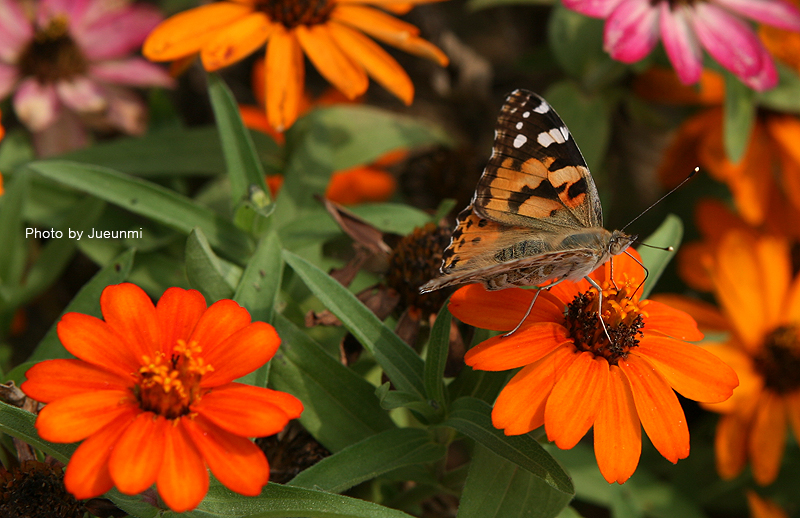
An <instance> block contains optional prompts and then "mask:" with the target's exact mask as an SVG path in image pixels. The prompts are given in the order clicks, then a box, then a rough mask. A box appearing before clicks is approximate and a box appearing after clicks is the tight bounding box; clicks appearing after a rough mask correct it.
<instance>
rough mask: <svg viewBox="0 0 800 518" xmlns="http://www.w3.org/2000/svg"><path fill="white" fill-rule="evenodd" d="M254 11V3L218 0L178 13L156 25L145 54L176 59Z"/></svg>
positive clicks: (193, 51)
mask: <svg viewBox="0 0 800 518" xmlns="http://www.w3.org/2000/svg"><path fill="white" fill-rule="evenodd" d="M252 12H253V7H252V6H248V5H241V4H235V3H232V2H217V3H213V4H208V5H203V6H200V7H196V8H194V9H189V10H188V11H184V12H182V13H178V14H176V15H174V16H172V17H170V18H168V19H167V20H164V21H163V22H161V23H160V24H159V25H158V26H157V27H156V28H155V29H153V32H151V33H150V35H149V36H148V37H147V39H146V40H145V42H144V45H143V46H142V54H144V56H145V57H146V58H147V59H149V60H151V61H172V60H175V59H179V58H182V57H184V56H188V55H190V54H194V53H196V52H199V51H200V49H201V48H202V47H203V45H204V44H205V43H206V42H208V41H209V40H210V39H211V38H213V37H214V36H215V35H216V33H217V32H218V31H220V30H222V29H224V28H225V27H227V26H228V25H230V24H232V23H234V22H236V21H237V20H239V19H241V18H244V17H245V16H247V15H248V14H250V13H252Z"/></svg>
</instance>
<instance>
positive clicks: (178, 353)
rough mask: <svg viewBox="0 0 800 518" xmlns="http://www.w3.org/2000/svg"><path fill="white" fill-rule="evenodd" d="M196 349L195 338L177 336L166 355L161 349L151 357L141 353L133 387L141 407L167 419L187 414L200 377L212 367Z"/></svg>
mask: <svg viewBox="0 0 800 518" xmlns="http://www.w3.org/2000/svg"><path fill="white" fill-rule="evenodd" d="M200 352H201V348H200V346H199V345H198V344H197V342H194V341H192V342H190V343H188V344H187V343H186V342H185V341H183V340H178V344H177V345H176V346H175V348H174V349H173V352H172V357H171V358H169V359H167V357H166V356H165V355H164V354H163V353H159V354H157V355H156V356H155V357H154V358H150V357H148V356H144V357H143V358H142V363H143V366H142V367H141V368H140V369H139V382H138V383H137V384H136V386H135V388H134V394H135V396H136V399H137V400H138V401H139V406H140V407H141V408H142V410H145V411H149V412H154V413H156V414H158V415H162V416H164V417H166V418H167V419H177V418H178V417H181V416H184V415H187V414H189V413H190V410H189V407H190V406H191V405H192V404H193V403H195V402H196V401H197V400H199V399H200V397H201V396H202V393H201V391H200V379H201V378H202V377H203V375H204V374H206V373H208V372H211V371H213V370H214V368H213V367H212V366H211V365H206V364H205V363H204V362H203V358H202V357H200V356H199V354H200Z"/></svg>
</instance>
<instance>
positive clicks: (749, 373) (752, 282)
mask: <svg viewBox="0 0 800 518" xmlns="http://www.w3.org/2000/svg"><path fill="white" fill-rule="evenodd" d="M791 263H792V260H791V254H790V248H789V245H788V243H787V242H786V241H785V240H783V239H780V238H777V237H771V236H761V237H758V238H755V239H754V238H753V236H752V235H750V234H748V233H745V232H742V231H741V230H737V229H735V230H732V231H731V232H729V233H728V234H727V235H725V236H724V237H723V238H722V239H721V240H720V242H719V245H718V246H717V247H716V249H715V251H714V255H713V261H712V262H711V264H710V268H709V273H710V275H711V279H712V282H713V286H714V293H715V296H716V298H717V301H718V302H719V304H720V306H721V307H722V312H723V314H724V315H725V316H726V317H727V322H728V328H729V330H730V338H729V339H728V341H727V342H726V343H716V344H709V345H708V347H707V349H709V350H711V351H713V352H714V354H717V355H718V356H719V357H720V358H722V359H724V360H725V361H726V362H727V363H729V364H730V365H731V366H732V367H733V368H734V369H735V370H736V372H737V374H738V375H739V380H740V381H741V385H740V386H739V388H737V389H736V390H735V391H734V393H733V397H731V399H730V400H728V401H726V402H724V403H719V404H715V405H708V404H706V405H704V406H705V407H706V408H708V409H710V410H713V411H715V412H720V413H722V414H723V415H722V417H721V418H720V420H719V424H718V425H717V436H716V441H715V448H716V455H717V470H718V471H719V473H720V476H722V477H723V478H733V477H735V476H736V475H738V474H739V473H741V471H742V470H743V469H744V466H745V464H746V463H747V461H748V459H749V460H750V462H751V464H752V472H753V478H754V479H755V481H756V482H757V483H759V484H762V485H766V484H770V483H772V482H773V481H774V480H775V478H776V477H777V476H778V471H779V469H780V465H781V459H782V457H783V451H784V447H785V445H786V427H787V425H788V423H791V425H792V430H793V431H794V435H795V437H796V438H797V439H799V440H800V276H797V277H795V278H794V279H792V265H791Z"/></svg>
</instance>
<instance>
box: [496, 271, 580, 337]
mask: <svg viewBox="0 0 800 518" xmlns="http://www.w3.org/2000/svg"><path fill="white" fill-rule="evenodd" d="M565 280H566V277H562V278H560V279H558V280H557V281H555V282H553V283H550V284H548V285H547V286H545V287H544V288H538V287H537V288H536V295H534V296H533V300H532V301H531V305H530V306H528V311H526V312H525V316H524V317H522V320H520V321H519V324H517V325H516V327H514V329H512V330H511V331H509V332H508V333H506V334H504V335H503V338H506V337H509V336H511V335H513V334H514V333H516V332H517V330H519V328H520V327H522V323H523V322H525V319H527V318H528V317H529V316H530V314H531V311H533V305H534V304H536V299H538V298H539V293H540V292H541V291H542V290H549V289H550V288H552V287H553V286H555V285H556V284H558V283H560V282H561V281H565Z"/></svg>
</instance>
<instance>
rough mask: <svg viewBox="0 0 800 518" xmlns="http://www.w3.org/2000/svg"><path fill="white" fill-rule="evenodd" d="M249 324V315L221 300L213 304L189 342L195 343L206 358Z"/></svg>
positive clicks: (244, 310)
mask: <svg viewBox="0 0 800 518" xmlns="http://www.w3.org/2000/svg"><path fill="white" fill-rule="evenodd" d="M249 324H250V313H248V312H247V310H246V309H244V308H243V307H241V306H240V305H239V304H237V303H236V302H234V301H232V300H229V299H223V300H218V301H217V302H215V303H213V304H212V305H211V306H210V307H209V308H208V309H207V310H206V311H205V313H203V316H201V317H200V320H199V321H198V322H197V325H196V326H195V328H194V331H193V332H192V336H191V338H190V339H189V340H190V341H194V342H197V345H199V346H200V347H201V349H202V351H203V357H207V355H208V354H210V353H211V352H212V351H213V350H214V349H217V348H218V347H219V346H220V344H221V343H222V342H224V341H225V340H227V339H228V338H230V336H231V335H233V334H234V333H236V332H237V331H240V330H241V329H244V328H245V327H247V326H248V325H249Z"/></svg>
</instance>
